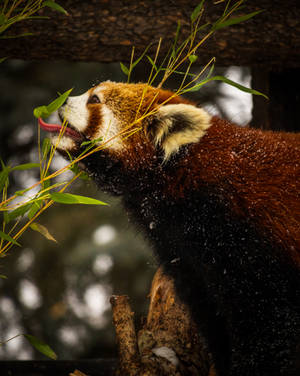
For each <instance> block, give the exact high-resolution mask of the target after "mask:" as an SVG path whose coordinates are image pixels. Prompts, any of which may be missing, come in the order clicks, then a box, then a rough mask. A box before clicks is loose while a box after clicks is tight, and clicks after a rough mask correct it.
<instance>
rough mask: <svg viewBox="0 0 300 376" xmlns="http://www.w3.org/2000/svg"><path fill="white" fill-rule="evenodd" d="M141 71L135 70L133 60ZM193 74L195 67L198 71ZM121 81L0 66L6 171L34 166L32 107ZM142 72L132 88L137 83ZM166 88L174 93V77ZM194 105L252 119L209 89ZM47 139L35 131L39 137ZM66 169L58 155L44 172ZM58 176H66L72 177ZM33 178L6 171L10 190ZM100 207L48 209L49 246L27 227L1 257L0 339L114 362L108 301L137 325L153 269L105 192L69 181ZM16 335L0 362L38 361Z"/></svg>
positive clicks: (80, 70)
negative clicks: (117, 298) (118, 302)
mask: <svg viewBox="0 0 300 376" xmlns="http://www.w3.org/2000/svg"><path fill="white" fill-rule="evenodd" d="M141 65H142V64H141ZM199 69H200V68H199ZM217 73H220V74H223V75H225V76H226V77H228V78H231V79H232V80H235V81H237V82H240V83H242V84H243V85H245V86H250V85H251V76H250V71H249V69H248V68H246V67H229V68H226V69H225V68H224V69H222V68H219V69H217ZM108 79H110V80H113V81H122V80H124V79H125V76H124V75H123V74H122V72H121V70H120V66H119V64H99V63H70V62H68V63H64V62H49V63H39V62H24V61H21V60H9V61H5V62H4V63H2V64H1V65H0V88H1V95H0V114H1V115H0V157H1V158H2V160H3V161H4V162H5V163H6V164H8V165H11V166H14V165H17V164H21V163H27V162H38V148H37V145H38V137H37V129H38V125H37V120H36V119H35V118H34V117H33V114H32V112H33V109H34V108H35V107H37V106H40V105H46V104H48V103H50V102H51V101H52V100H53V99H55V98H56V96H57V92H61V93H62V92H64V91H66V90H68V89H69V88H71V87H73V88H74V89H73V92H72V95H78V94H80V93H82V92H84V91H85V90H87V89H89V88H90V87H91V86H92V85H95V84H97V83H99V82H101V81H105V80H108ZM146 79H147V72H145V71H144V67H143V66H141V67H140V68H137V70H136V72H135V76H134V77H133V80H132V81H134V82H138V81H145V80H146ZM168 84H169V85H168V86H169V88H172V87H176V85H177V84H178V82H177V81H176V79H174V80H173V81H172V82H169V83H168ZM192 99H193V100H195V101H196V102H197V103H199V104H201V105H202V106H205V107H206V109H207V110H208V111H210V112H211V113H213V114H219V115H220V116H222V117H224V118H227V119H229V120H231V121H233V122H236V123H238V124H241V125H245V124H248V123H249V122H250V121H251V113H252V97H251V95H249V94H245V93H243V92H240V91H239V90H237V89H235V88H232V87H229V86H226V85H224V84H223V83H220V82H215V83H210V84H209V85H207V86H205V87H204V88H203V89H201V91H200V92H197V93H194V95H193V96H192ZM44 136H45V135H44V134H43V137H44ZM64 165H65V161H64V160H63V159H62V158H61V157H60V156H56V157H55V158H54V161H53V164H52V167H51V168H52V170H53V171H54V170H56V169H58V168H60V167H62V166H64ZM66 174H67V175H65V176H64V177H62V176H60V177H59V178H58V179H70V178H71V177H72V173H71V172H67V173H66ZM38 180H39V176H38V171H35V170H28V171H16V172H15V173H13V174H12V179H11V185H10V192H11V193H13V192H15V191H16V190H19V189H24V188H26V187H29V186H31V185H32V184H34V183H35V182H37V181H38ZM69 191H70V192H72V193H76V194H83V195H85V196H90V197H94V198H98V199H100V200H102V201H105V202H107V203H108V204H109V206H105V207H95V206H86V205H76V206H73V205H69V206H67V205H58V204H56V205H54V206H53V207H51V208H49V209H48V210H47V211H46V212H45V213H44V214H42V216H41V217H40V218H39V223H41V224H42V225H44V226H46V227H47V228H48V230H49V231H50V232H51V234H52V235H53V236H54V237H55V239H56V240H57V243H54V242H51V241H49V240H46V239H45V238H44V237H42V236H41V235H40V234H38V233H37V232H33V231H32V230H30V229H29V230H28V231H27V232H25V234H24V235H23V237H22V238H21V244H22V247H13V248H12V249H11V250H10V251H9V253H8V254H7V256H5V257H3V258H1V259H0V274H1V275H4V276H6V278H0V289H1V290H0V342H3V341H5V340H7V339H9V338H11V337H13V336H15V335H17V334H20V333H26V334H31V335H34V336H36V337H37V338H39V339H41V340H43V341H44V342H46V343H47V344H48V345H50V346H51V347H52V348H53V349H54V351H55V352H56V353H57V354H58V358H59V359H81V358H103V357H114V356H116V347H115V339H114V329H113V326H112V317H111V310H110V304H109V298H110V296H111V295H112V294H126V295H129V297H130V302H131V305H132V309H133V311H134V312H135V319H136V325H137V327H139V326H140V325H141V322H142V320H143V317H145V316H146V314H147V306H148V298H147V295H148V292H149V289H150V285H151V280H152V277H153V274H154V273H155V270H156V268H157V264H156V260H155V258H154V256H153V255H152V252H151V249H150V247H149V245H148V244H147V243H146V242H145V240H144V238H143V235H142V234H140V233H137V232H136V231H135V229H134V228H133V227H131V225H130V223H129V222H128V219H127V217H126V214H125V212H124V210H123V208H122V206H121V204H120V201H119V200H117V199H115V198H111V197H109V196H106V195H104V194H103V193H101V192H100V191H99V190H97V189H96V187H95V186H94V184H93V183H92V182H90V181H88V182H86V181H82V180H77V181H76V182H75V183H74V185H73V186H72V187H71V189H70V190H69ZM42 358H44V357H43V356H42V355H40V354H39V353H38V352H36V351H35V350H34V349H33V348H32V347H31V346H30V345H29V344H28V343H27V342H26V341H25V340H24V339H23V337H18V338H15V339H13V340H12V341H9V342H8V343H6V344H5V345H3V346H1V347H0V359H1V360H4V359H9V360H16V359H42Z"/></svg>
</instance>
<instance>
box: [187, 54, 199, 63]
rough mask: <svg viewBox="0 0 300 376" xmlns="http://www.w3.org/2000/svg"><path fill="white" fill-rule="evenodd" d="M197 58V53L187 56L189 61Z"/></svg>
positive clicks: (192, 61)
mask: <svg viewBox="0 0 300 376" xmlns="http://www.w3.org/2000/svg"><path fill="white" fill-rule="evenodd" d="M197 59H198V56H197V55H190V56H189V61H190V62H191V63H194V62H195V61H196V60H197Z"/></svg>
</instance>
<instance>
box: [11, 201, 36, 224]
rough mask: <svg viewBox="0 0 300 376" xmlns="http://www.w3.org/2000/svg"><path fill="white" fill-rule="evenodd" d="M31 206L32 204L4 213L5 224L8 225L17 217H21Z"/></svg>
mask: <svg viewBox="0 0 300 376" xmlns="http://www.w3.org/2000/svg"><path fill="white" fill-rule="evenodd" d="M31 205H32V203H28V204H24V205H21V206H19V207H17V208H16V209H14V210H12V211H11V212H6V213H7V215H6V218H5V223H9V222H10V221H13V220H14V219H16V218H18V217H23V216H24V215H25V214H26V213H27V212H28V210H29V209H30V207H31Z"/></svg>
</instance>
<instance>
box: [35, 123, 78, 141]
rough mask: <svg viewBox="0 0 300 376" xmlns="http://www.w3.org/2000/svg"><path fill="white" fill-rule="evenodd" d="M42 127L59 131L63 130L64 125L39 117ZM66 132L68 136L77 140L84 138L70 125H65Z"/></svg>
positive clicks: (53, 131) (52, 131)
mask: <svg viewBox="0 0 300 376" xmlns="http://www.w3.org/2000/svg"><path fill="white" fill-rule="evenodd" d="M38 121H39V125H40V127H41V128H42V129H43V130H44V131H46V132H51V133H59V132H61V129H62V126H61V125H60V124H51V123H46V122H44V120H43V119H42V118H39V119H38ZM64 134H65V135H67V136H70V137H72V138H73V139H76V140H82V138H83V137H82V135H81V134H80V133H79V132H77V131H75V130H74V129H71V128H69V127H65V129H64Z"/></svg>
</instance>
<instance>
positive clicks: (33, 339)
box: [0, 334, 57, 360]
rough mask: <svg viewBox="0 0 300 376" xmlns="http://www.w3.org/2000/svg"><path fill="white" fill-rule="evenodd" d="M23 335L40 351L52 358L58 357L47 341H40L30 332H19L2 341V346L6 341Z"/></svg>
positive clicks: (0, 343) (0, 344)
mask: <svg viewBox="0 0 300 376" xmlns="http://www.w3.org/2000/svg"><path fill="white" fill-rule="evenodd" d="M21 336H22V337H24V338H25V339H26V340H27V341H28V342H29V343H30V344H31V345H32V346H33V347H34V348H35V349H36V350H37V351H39V352H40V353H42V354H44V355H46V356H47V357H48V358H50V359H53V360H56V359H57V355H56V354H55V352H54V351H53V350H52V349H51V348H50V347H49V346H48V345H47V344H46V343H44V342H42V341H40V340H39V339H37V338H36V337H34V336H31V335H30V334H17V335H16V336H14V337H12V338H9V339H8V340H6V341H4V342H0V346H3V345H4V344H5V343H7V342H9V341H11V340H13V339H15V338H17V337H21Z"/></svg>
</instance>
